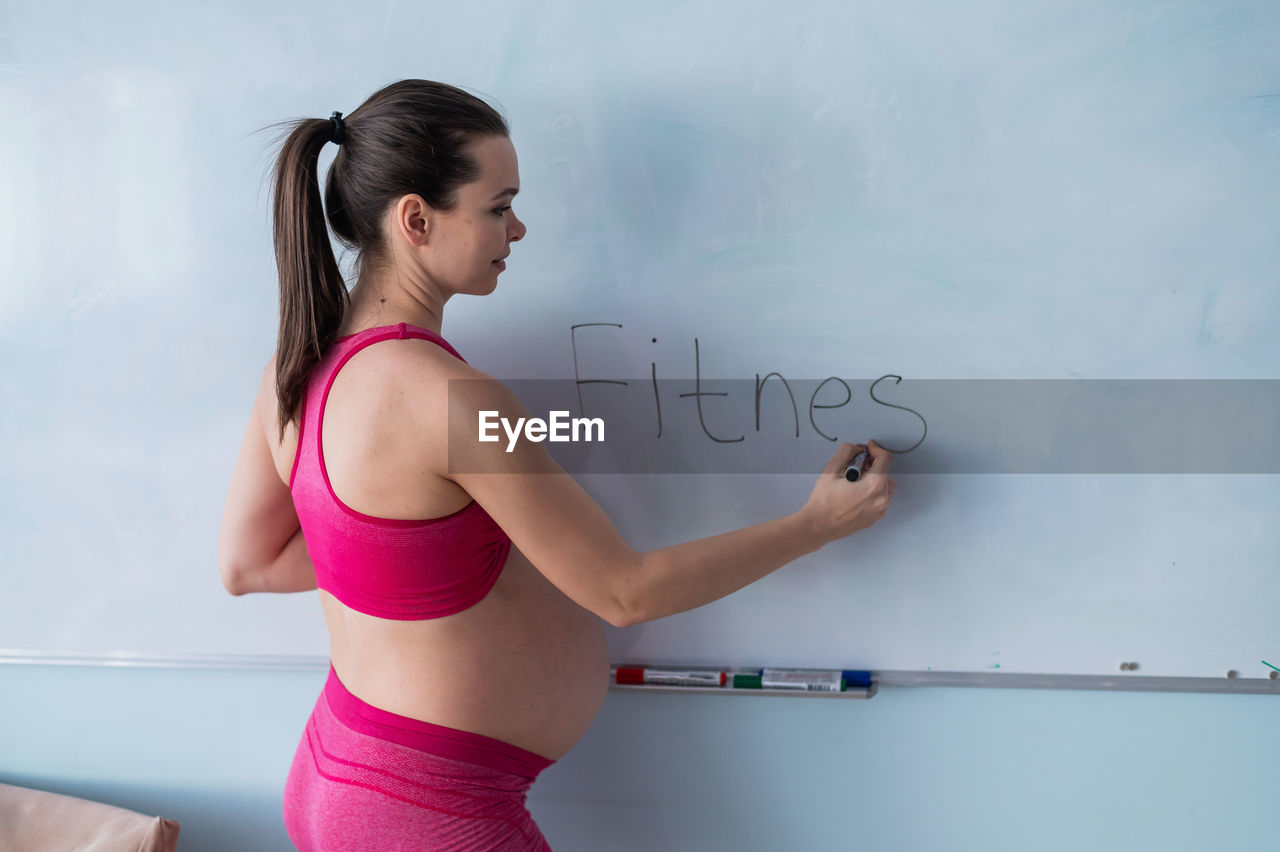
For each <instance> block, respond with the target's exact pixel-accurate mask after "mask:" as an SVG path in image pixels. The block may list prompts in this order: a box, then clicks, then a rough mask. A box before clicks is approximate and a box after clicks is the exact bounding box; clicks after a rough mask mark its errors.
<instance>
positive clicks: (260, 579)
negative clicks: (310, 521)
mask: <svg viewBox="0 0 1280 852" xmlns="http://www.w3.org/2000/svg"><path fill="white" fill-rule="evenodd" d="M238 579H239V582H238V583H237V586H236V590H235V591H234V592H232V594H236V595H247V594H249V593H251V592H276V593H278V594H288V593H289V592H309V591H311V590H312V589H314V588H316V566H315V564H314V563H312V561H311V554H309V553H307V540H306V539H305V538H303V537H302V530H301V529H299V530H298V531H297V532H296V533H294V534H293V538H291V539H289V543H288V544H286V545H285V546H284V549H283V550H281V551H280V554H279V555H278V556H277V557H276V558H275V559H274V560H273V561H272V562H271V564H270V565H267V566H266V567H264V568H258V569H255V570H246V571H241V572H240V575H239V578H238Z"/></svg>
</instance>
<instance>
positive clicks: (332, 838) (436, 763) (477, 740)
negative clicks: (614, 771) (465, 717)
mask: <svg viewBox="0 0 1280 852" xmlns="http://www.w3.org/2000/svg"><path fill="white" fill-rule="evenodd" d="M554 762H555V761H553V760H550V759H549V758H546V757H543V756H542V755H539V754H535V753H534V752H531V751H526V750H524V749H522V748H518V747H516V746H514V745H511V744H510V743H505V742H503V741H501V740H496V739H493V738H492V737H486V736H481V735H480V734H473V733H469V732H467V731H459V730H456V729H454V728H446V727H443V726H441V725H433V724H431V723H430V722H423V721H420V720H418V719H410V718H409V717H407V716H400V715H398V714H396V713H389V712H387V711H386V710H382V709H380V708H378V707H374V706H373V705H371V704H366V703H365V702H364V701H361V700H360V699H359V698H357V697H356V696H355V695H352V694H351V693H350V692H348V691H347V688H346V687H345V686H343V685H342V681H340V680H338V675H337V672H335V671H334V669H333V665H332V664H330V666H329V679H328V681H326V682H325V685H324V690H323V691H322V692H321V693H320V697H319V698H317V699H316V704H315V708H314V709H313V710H312V711H311V716H310V718H308V719H307V726H306V730H305V731H304V732H303V734H302V739H301V741H300V742H299V743H298V749H297V751H296V752H295V753H294V756H293V765H292V766H290V768H289V777H288V780H287V781H286V782H285V789H284V826H285V831H287V832H288V834H289V839H290V840H292V841H293V845H294V846H296V847H298V849H299V850H301V852H339V850H343V852H346V850H379V852H390V850H417V849H430V850H459V852H461V850H503V852H506V850H522V852H523V850H528V852H551V847H550V846H548V845H547V841H546V840H545V839H544V838H543V836H542V832H541V831H539V830H538V826H537V825H536V824H535V823H534V821H533V816H532V815H531V814H530V813H529V810H528V808H526V807H525V793H527V792H528V790H529V787H530V786H531V785H532V784H533V782H534V779H535V778H537V777H538V774H539V773H540V772H541V771H542V770H544V769H546V768H547V767H548V766H550V765H551V764H552V763H554Z"/></svg>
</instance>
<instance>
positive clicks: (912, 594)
mask: <svg viewBox="0 0 1280 852" xmlns="http://www.w3.org/2000/svg"><path fill="white" fill-rule="evenodd" d="M270 10H271V12H270V14H268V13H267V7H265V6H263V5H261V4H247V3H229V2H213V3H205V4H201V5H200V6H199V7H196V6H192V5H173V4H159V3H145V2H125V3H122V4H112V5H111V6H109V7H106V6H104V7H95V6H92V5H90V6H86V7H82V8H79V9H78V10H77V12H76V14H75V15H74V16H69V15H66V14H64V13H63V11H62V10H60V9H58V8H57V7H50V6H47V5H43V4H39V3H35V2H30V0H17V2H11V3H9V4H7V5H6V8H5V11H4V14H3V20H4V28H3V37H0V71H3V74H0V103H2V105H3V107H4V110H3V113H4V115H5V131H4V133H3V134H0V151H3V155H4V156H3V160H4V162H5V163H6V164H8V167H6V168H4V169H0V190H2V191H0V241H3V242H2V246H0V247H2V248H3V256H4V257H5V258H6V260H7V263H6V265H5V273H4V275H3V276H2V277H0V347H3V348H2V350H0V351H2V354H3V355H4V356H5V363H6V364H7V365H8V368H7V369H5V370H3V371H0V382H2V383H3V384H2V385H0V392H2V397H3V400H4V405H3V406H2V407H0V438H2V445H3V447H4V450H3V453H0V481H2V482H3V483H4V485H5V487H4V488H0V566H2V568H3V571H4V576H5V579H6V586H7V589H6V594H4V595H0V649H7V650H9V651H14V650H25V651H32V652H42V651H50V652H52V651H57V652H77V653H114V652H120V653H135V654H167V655H182V654H192V655H200V654H204V655H209V654H213V655H217V654H225V655H244V654H250V655H253V654H265V655H289V654H299V655H316V654H320V655H323V654H325V653H327V649H328V645H327V637H326V634H325V629H324V622H323V618H322V614H321V610H320V607H319V605H318V600H317V598H316V594H315V593H314V592H311V593H306V594H297V595H251V596H245V597H240V598H235V597H232V596H230V595H228V594H226V592H225V591H224V590H223V588H222V586H221V583H220V580H219V578H218V571H217V563H216V546H217V531H218V525H219V520H220V517H221V512H222V505H223V501H224V499H225V497H226V491H227V486H228V483H229V481H230V476H231V472H232V470H233V467H234V463H235V459H236V454H237V451H238V449H239V444H240V439H241V436H242V434H243V430H244V428H245V423H246V421H247V418H248V415H249V411H250V408H251V406H252V403H253V398H254V390H255V388H256V382H257V378H258V375H259V374H260V371H261V370H262V368H263V365H264V364H265V363H266V361H267V358H268V356H269V355H270V353H271V351H272V349H273V348H274V345H275V335H276V322H277V318H278V314H277V285H276V279H275V266H274V258H273V254H272V247H271V227H270V184H269V181H268V179H267V173H268V170H269V168H270V164H271V162H272V160H273V158H274V155H275V149H274V148H273V147H272V138H271V136H270V135H269V134H267V133H262V132H259V131H261V129H262V128H265V127H266V126H267V125H268V124H270V123H272V122H276V121H280V120H283V119H286V118H294V117H303V116H313V117H325V116H327V115H328V114H329V113H330V112H332V111H334V110H340V111H342V112H344V113H349V112H351V111H352V110H354V108H355V107H356V106H358V105H359V103H360V102H362V101H363V100H364V99H365V98H366V97H367V96H368V95H369V94H371V93H372V92H373V91H375V90H376V89H378V88H380V87H381V86H383V85H386V84H387V83H389V82H392V81H394V80H398V79H402V78H405V77H424V78H428V79H437V80H443V81H446V82H450V83H454V84H456V85H460V86H463V87H465V88H467V89H469V90H471V91H473V92H475V93H477V94H479V95H481V96H482V97H484V98H486V99H487V100H488V101H489V102H490V103H493V104H495V105H496V106H498V107H499V108H500V110H501V111H502V112H503V113H504V114H505V115H506V116H507V117H508V118H509V121H510V123H511V127H512V140H513V142H514V143H515V146H516V149H517V152H518V156H519V162H520V174H521V193H520V196H519V198H518V200H517V202H516V209H517V211H518V212H519V214H520V216H521V218H522V219H523V220H524V221H525V223H526V224H527V225H528V228H529V230H528V234H527V236H526V238H525V239H524V240H523V241H521V242H520V243H517V244H516V245H515V246H514V251H513V254H512V257H511V258H509V259H508V270H507V271H506V272H505V273H504V274H503V275H502V277H501V279H500V282H499V285H498V288H497V290H496V291H495V292H494V293H493V294H491V295H489V296H486V297H483V298H466V297H459V298H456V299H453V300H451V302H450V304H449V307H448V310H447V311H446V314H445V323H444V329H443V331H444V336H445V337H446V338H447V339H448V340H449V341H450V342H451V343H452V344H453V345H454V346H455V347H456V348H457V349H458V350H459V351H460V352H461V353H462V354H463V355H464V357H466V358H467V359H468V360H469V361H470V362H471V363H472V364H474V365H476V366H477V367H479V368H480V369H483V370H485V371H486V372H489V373H491V374H493V375H494V376H496V377H498V378H500V379H502V380H504V381H510V382H511V386H512V387H513V388H515V389H517V390H518V392H521V395H522V398H524V394H525V393H528V394H530V396H531V397H534V398H536V392H537V387H536V386H535V383H536V381H545V382H548V383H550V384H548V385H547V386H548V387H550V388H553V389H556V392H559V391H563V390H564V389H566V388H569V389H571V390H573V391H574V392H575V394H576V393H577V392H578V391H579V390H580V391H581V392H582V394H583V403H584V406H585V405H586V404H587V403H588V402H589V404H590V406H591V407H592V408H593V409H594V410H597V411H599V410H605V411H609V412H610V414H609V416H608V418H607V419H606V422H607V423H609V424H611V428H613V429H615V430H616V431H615V432H613V433H611V434H616V435H618V436H619V437H621V436H624V435H635V436H641V437H643V438H644V440H648V437H647V436H648V434H649V431H650V430H651V429H653V427H656V425H657V424H656V414H657V412H656V410H654V409H651V408H648V407H646V406H647V405H649V404H651V403H652V399H651V397H652V395H653V389H652V388H651V387H650V385H649V384H646V383H648V382H650V381H651V379H652V380H653V381H654V384H655V385H656V386H657V387H658V388H661V389H662V390H663V392H664V393H667V392H669V393H670V394H671V395H672V396H671V398H670V399H669V400H667V401H664V408H663V417H664V418H665V419H664V423H663V430H664V433H663V437H662V440H663V441H664V442H665V443H663V444H661V445H660V447H661V452H659V448H658V447H657V446H650V447H649V450H652V452H649V451H648V450H646V451H645V452H641V451H640V449H638V445H637V446H631V445H630V444H626V445H624V444H614V445H612V447H613V448H612V449H606V450H603V451H600V452H596V453H595V454H594V455H592V454H588V455H586V456H576V457H569V456H566V458H567V459H569V461H572V463H573V466H572V468H571V470H572V472H574V473H575V476H577V477H578V479H579V481H580V482H581V483H582V484H583V486H584V487H585V488H586V489H587V490H588V491H589V492H590V493H591V494H592V495H593V496H595V497H596V499H597V500H598V501H599V502H600V503H601V505H602V506H603V507H604V508H605V509H606V510H607V512H608V513H609V515H610V516H611V517H612V518H613V520H614V522H615V523H616V525H617V527H618V529H619V530H620V532H621V533H622V534H623V535H624V537H625V538H626V539H627V540H628V541H629V542H630V543H631V545H632V546H633V547H635V548H637V549H641V550H651V549H654V548H658V547H663V546H667V545H671V544H677V543H680V542H683V541H688V540H691V539H694V538H699V537H703V536H707V535H715V534H719V533H723V532H727V531H730V530H733V529H737V528H740V527H743V526H747V525H749V524H754V523H759V522H762V521H766V520H769V519H771V518H774V517H778V516H780V515H783V514H787V513H789V512H792V511H795V510H796V509H798V508H799V507H800V506H801V505H802V504H803V502H804V500H805V499H806V498H807V496H808V494H809V491H810V489H811V488H812V485H813V481H814V478H815V477H816V475H817V473H818V471H820V470H821V468H822V466H823V464H825V462H826V460H827V459H828V458H829V457H830V456H831V454H832V453H833V452H834V449H835V446H836V444H835V443H833V442H832V441H830V440H828V438H830V437H835V438H837V439H838V441H850V442H854V443H857V442H863V441H865V440H866V439H867V438H869V437H873V438H875V439H876V440H878V441H879V442H881V443H882V444H884V445H885V446H887V447H889V448H890V449H894V450H906V449H910V452H902V453H901V454H900V455H899V456H898V457H897V458H896V459H895V470H894V476H895V481H896V483H897V490H896V494H895V498H894V501H893V504H892V506H891V507H890V509H889V512H888V513H887V515H886V517H885V518H884V520H882V521H881V522H880V523H878V524H876V525H875V526H874V527H872V528H870V529H868V530H865V531H863V532H860V533H857V534H855V535H854V536H851V537H849V538H847V539H844V540H842V541H840V542H836V543H833V544H831V545H828V546H827V547H825V548H823V549H822V550H820V551H818V552H816V553H813V554H810V555H808V556H805V557H803V558H802V559H799V560H797V561H795V562H793V563H791V564H789V565H787V566H785V567H784V568H782V569H781V570H779V571H777V572H775V573H773V574H771V575H769V576H768V577H766V578H764V579H762V580H760V581H758V582H756V583H754V584H752V585H750V586H748V587H746V588H744V589H742V590H740V591H738V592H736V593H734V594H732V595H730V596H728V597H726V598H723V599H721V600H719V601H716V602H715V603H712V604H710V605H707V606H705V607H701V608H699V609H696V610H692V611H689V612H686V613H682V614H678V615H673V616H670V617H668V618H663V619H659V620H656V621H652V622H648V623H645V624H641V625H637V626H635V627H632V628H628V629H625V630H618V629H613V628H607V629H608V635H609V643H610V649H611V657H612V659H613V660H614V661H615V662H627V661H651V662H662V663H673V664H685V665H726V666H752V665H777V666H788V665H796V666H813V667H839V668H858V669H872V670H876V669H885V670H899V671H917V672H928V671H947V672H962V673H963V672H969V673H973V674H975V676H976V675H977V674H982V675H984V676H988V675H990V674H991V673H992V672H1008V673H1035V674H1062V675H1114V674H1116V673H1117V672H1120V671H1129V670H1130V669H1128V668H1127V666H1128V664H1130V663H1137V664H1138V667H1137V668H1136V669H1133V670H1134V671H1137V672H1138V673H1139V674H1141V675H1151V676H1165V677H1188V678H1190V677H1222V676H1224V674H1225V673H1226V672H1227V671H1234V672H1238V673H1239V675H1240V676H1241V677H1247V678H1255V677H1265V676H1267V675H1268V674H1269V673H1270V671H1271V670H1270V669H1269V668H1268V667H1267V666H1266V664H1265V662H1264V661H1269V662H1271V663H1276V664H1277V665H1280V660H1277V659H1276V658H1277V657H1280V629H1277V627H1276V622H1275V619H1274V604H1275V601H1276V600H1278V599H1280V572H1277V571H1276V570H1275V568H1276V565H1277V563H1278V562H1280V559H1278V557H1280V524H1277V523H1276V521H1275V519H1276V518H1277V517H1278V516H1280V475H1278V474H1280V462H1278V460H1277V456H1276V449H1275V448H1274V447H1272V446H1270V442H1271V439H1272V438H1274V436H1275V435H1276V434H1277V433H1280V426H1278V424H1280V417H1278V416H1277V411H1278V407H1277V393H1276V386H1277V380H1280V288H1277V287H1276V274H1277V271H1278V270H1280V250H1278V249H1277V246H1280V205H1277V204H1276V198H1278V197H1280V165H1278V163H1280V95H1278V94H1277V90H1276V80H1277V73H1278V72H1280V61H1277V59H1276V54H1275V44H1276V43H1277V39H1278V38H1280V7H1277V6H1275V5H1272V4H1264V3H1243V4H1230V5H1224V4H1219V3H1212V2H1181V3H1157V2H1126V3H1111V4H1085V3H1073V4H1062V3H1052V2H1026V3H1018V4H1009V3H992V2H978V3H968V4H964V5H963V7H962V6H961V5H960V4H954V5H953V4H936V3H935V4H931V3H915V2H906V3H895V4H872V3H865V2H840V3H826V4H823V3H815V4H810V5H808V6H806V7H805V8H804V9H803V10H800V9H798V8H797V9H794V10H793V9H790V8H788V9H785V10H784V9H781V8H780V7H777V6H776V5H775V4H766V3H761V2H755V0H747V2H743V1H742V0H739V2H733V3H728V2H723V3H711V2H701V0H699V1H698V2H686V3H674V4H671V3H630V4H625V5H623V6H617V5H616V4H588V3H579V4H568V3H539V4H536V5H535V4H524V3H513V2H506V3H503V2H494V3H477V4H455V5H454V6H452V7H436V8H430V7H427V6H422V5H421V4H419V6H413V5H410V6H403V7H402V6H388V7H387V8H386V9H385V10H369V11H367V12H365V13H364V14H355V15H353V14H352V13H351V10H350V7H349V6H344V5H341V4H337V3H332V2H328V0H318V2H311V3H307V4H300V3H296V4H295V3H288V4H272V5H271V7H270ZM335 151H336V148H333V147H327V148H326V150H325V151H324V153H322V156H321V162H320V167H321V169H322V170H324V169H327V168H328V165H329V163H330V162H331V160H332V157H333V155H334V152H335ZM335 245H336V244H335ZM340 260H341V262H342V266H343V268H344V270H347V271H350V269H351V260H352V259H351V258H350V257H346V256H342V255H340ZM593 324H605V325H593ZM575 346H576V347H577V353H576V355H577V357H575ZM771 371H776V372H777V373H779V374H780V375H782V376H785V377H786V378H787V379H788V381H791V382H792V383H793V384H794V386H795V388H796V389H797V391H796V396H797V402H798V408H797V410H796V412H795V417H794V420H795V429H794V432H795V434H793V412H792V410H791V409H790V408H789V406H788V405H787V404H786V401H785V395H784V394H783V393H782V391H781V390H780V383H779V382H777V381H774V382H772V383H770V384H768V385H767V390H766V391H764V395H763V396H762V420H761V425H760V430H759V431H756V429H755V422H754V411H753V399H752V390H753V388H754V382H755V379H756V377H763V376H765V375H766V374H768V373H769V372H771ZM695 373H696V379H695ZM829 377H839V378H841V379H842V380H843V381H844V382H845V384H846V386H847V388H848V391H849V401H848V403H847V405H845V406H843V407H833V408H830V409H811V408H809V407H808V406H807V402H808V403H812V401H813V400H812V398H811V397H810V396H809V394H811V393H812V392H813V389H814V388H816V387H817V386H818V384H820V383H821V382H823V381H824V380H825V379H828V378H829ZM886 377H894V378H886ZM584 378H602V379H620V380H621V379H625V380H630V384H628V385H627V386H621V385H599V384H597V385H578V384H576V382H577V381H581V380H582V379H584ZM694 381H697V382H700V383H701V386H700V390H701V391H705V392H708V393H712V392H715V393H724V394H726V396H724V397H718V398H713V397H707V398H705V399H703V400H702V402H703V404H704V406H705V407H704V412H703V414H704V425H700V424H699V421H698V420H697V414H696V411H694V405H693V404H692V403H693V402H694V400H692V399H690V398H688V397H685V398H680V397H679V396H678V394H679V393H682V392H687V391H686V390H684V388H685V387H686V385H685V384H681V383H689V382H694ZM663 382H666V383H667V384H666V385H663V384H662V383H663ZM806 382H808V384H807V385H806V384H805V383H806ZM877 382H878V384H877ZM801 388H805V390H803V391H801V390H800V389H801ZM873 388H874V391H873ZM646 394H648V396H646ZM874 397H879V398H880V399H881V400H884V401H885V402H886V403H890V404H894V405H899V406H903V408H890V407H888V405H882V404H878V403H877V402H876V401H875V399H874ZM844 398H845V392H844V390H842V389H841V388H840V387H839V385H838V384H837V383H834V382H831V383H828V384H826V385H825V387H824V388H823V389H822V392H821V396H820V397H819V398H818V401H819V402H820V403H829V404H831V405H834V404H835V403H840V402H841V400H843V399H844ZM780 401H781V403H782V404H781V405H779V402H780ZM806 401H807V402H806ZM766 402H767V404H765V403H766ZM530 408H531V410H532V409H533V408H534V404H533V403H532V402H531V403H530ZM908 409H909V410H908ZM811 413H812V414H813V419H812V420H809V415H810V414H811ZM926 423H927V434H926ZM626 426H630V427H631V428H632V430H633V431H632V432H631V433H628V432H627V431H626V429H625V428H623V427H626ZM704 426H705V428H708V429H709V430H710V431H711V433H712V434H716V435H718V436H720V437H737V436H742V438H743V440H741V441H736V442H728V443H720V442H716V441H713V440H710V439H709V438H708V437H707V434H706V433H705V432H704V431H703V428H704ZM653 431H654V433H655V434H656V429H653ZM640 440H641V438H640V437H637V438H636V441H637V442H639V441H640ZM553 449H554V451H555V452H557V453H559V452H561V450H562V448H560V447H556V448H553ZM645 459H660V461H655V462H654V464H653V467H652V468H651V469H648V470H646V469H645V468H644V464H645V461H644V460H645ZM611 465H612V466H611ZM566 466H567V467H569V464H568V462H566ZM1122 667H1124V668H1122Z"/></svg>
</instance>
